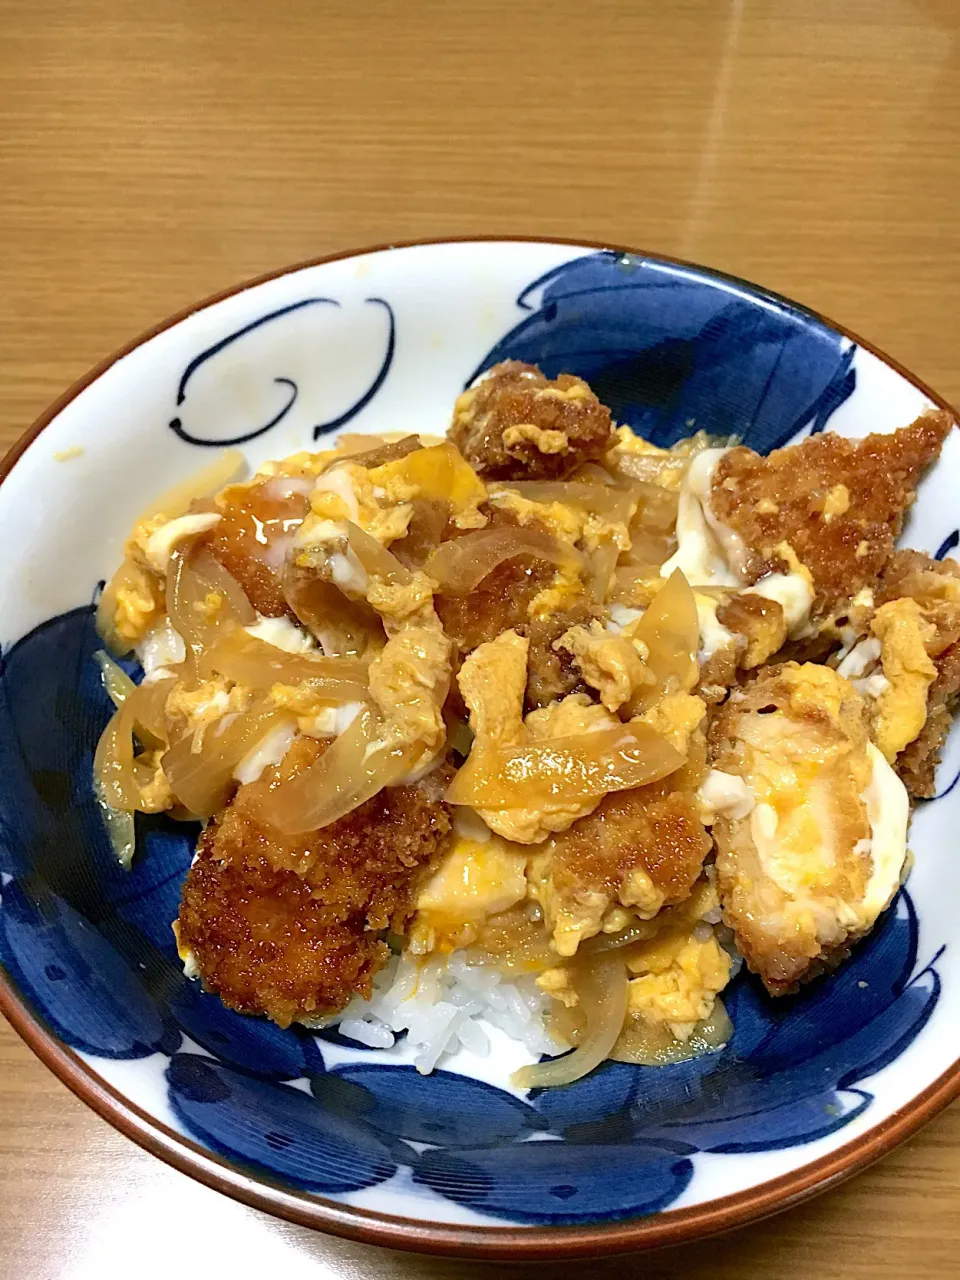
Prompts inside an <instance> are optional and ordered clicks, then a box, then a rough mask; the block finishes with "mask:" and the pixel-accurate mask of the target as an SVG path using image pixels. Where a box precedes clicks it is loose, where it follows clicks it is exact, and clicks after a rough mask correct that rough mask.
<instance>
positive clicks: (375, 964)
mask: <svg viewBox="0 0 960 1280" xmlns="http://www.w3.org/2000/svg"><path fill="white" fill-rule="evenodd" d="M219 831H220V828H219V826H218V825H217V824H215V823H211V824H210V826H208V827H207V829H206V830H205V831H204V833H203V834H202V836H201V837H200V843H199V845H198V847H197V860H196V862H195V863H194V864H193V866H192V867H191V868H190V872H189V874H188V876H187V879H186V882H185V884H184V886H183V898H182V901H181V904H180V919H179V922H178V936H179V941H180V945H181V947H183V948H185V949H186V948H189V950H190V951H191V952H192V953H193V955H194V957H195V959H196V962H197V965H198V968H199V971H200V975H201V977H202V979H203V984H204V986H205V987H206V988H207V989H208V990H210V991H214V992H216V994H217V995H218V996H219V997H220V999H221V1000H222V1001H223V1003H224V1004H225V1005H227V1006H228V1007H229V1008H231V1009H236V1010H237V1012H238V1013H251V1014H266V1016H267V1017H268V1018H270V1019H272V1020H273V1021H274V1022H276V1023H277V1024H278V1025H279V1026H281V1027H286V1026H289V1025H290V1023H291V1022H292V1021H293V1020H294V1019H295V1018H298V1017H304V1016H307V1017H309V1016H311V1015H313V1016H316V1017H320V1016H323V1015H324V1014H327V1013H332V1012H334V1011H335V1010H337V1009H341V1008H342V1007H343V1005H344V1004H345V1003H346V1002H347V1001H348V1000H349V999H350V997H351V996H352V995H354V994H358V995H362V996H369V994H370V990H371V986H370V984H371V982H372V979H373V975H374V974H375V973H376V971H377V970H378V969H379V968H381V966H382V965H383V964H384V963H385V962H386V960H387V959H388V957H389V954H390V953H389V950H388V948H387V946H386V944H385V943H384V942H383V941H381V939H380V936H379V935H378V934H377V933H371V932H365V931H364V928H363V920H362V917H359V916H358V917H354V918H352V919H349V920H346V921H341V920H337V919H336V918H333V917H331V913H330V912H329V911H328V910H327V907H326V905H325V904H324V903H322V902H320V901H319V900H318V899H316V898H314V897H312V896H311V891H310V886H309V885H308V884H307V883H306V881H305V880H302V879H301V878H300V877H299V876H298V875H296V874H295V872H293V871H278V870H276V869H275V868H273V867H272V866H271V865H270V863H269V862H268V861H267V859H266V858H264V857H262V856H259V855H257V854H256V853H255V852H251V853H250V854H249V855H248V856H246V857H244V858H242V859H241V860H239V861H235V862H234V861H229V860H224V859H223V858H222V857H221V856H220V850H219V847H218V837H219Z"/></svg>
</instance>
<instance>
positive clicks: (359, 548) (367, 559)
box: [345, 520, 410, 586]
mask: <svg viewBox="0 0 960 1280" xmlns="http://www.w3.org/2000/svg"><path fill="white" fill-rule="evenodd" d="M345 523H346V526H347V541H348V542H349V543H350V549H351V551H353V553H354V555H355V556H356V557H357V559H358V560H359V561H360V563H361V564H362V565H363V567H364V569H366V571H367V573H368V574H369V575H370V576H371V577H377V578H383V580H384V581H385V582H390V583H394V584H396V585H397V586H403V585H405V584H406V583H408V582H409V581H410V570H409V569H407V568H405V567H404V566H403V565H402V564H401V563H400V561H399V560H398V559H397V557H396V556H395V555H393V554H392V552H390V551H388V550H387V548H386V547H384V546H381V545H380V543H379V542H378V541H377V540H376V538H372V537H371V536H370V534H369V533H365V532H364V530H363V529H361V528H360V526H359V525H358V524H354V523H353V521H352V520H347V521H346V522H345Z"/></svg>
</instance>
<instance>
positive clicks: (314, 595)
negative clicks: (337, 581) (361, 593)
mask: <svg viewBox="0 0 960 1280" xmlns="http://www.w3.org/2000/svg"><path fill="white" fill-rule="evenodd" d="M283 594H284V597H285V599H286V601H287V604H288V605H289V606H290V608H291V609H292V610H293V612H294V613H295V614H296V615H297V618H298V619H299V620H300V621H301V622H302V623H303V625H304V626H305V627H306V628H307V630H308V631H309V632H311V634H312V635H314V636H316V637H317V639H318V640H319V641H320V643H321V645H322V646H323V651H324V653H325V654H328V655H331V656H336V657H344V658H347V657H361V656H363V654H365V653H368V652H369V651H370V649H372V648H375V647H376V646H377V644H378V643H380V644H382V642H383V626H382V624H381V622H380V619H379V617H378V616H377V614H376V613H375V612H374V611H373V609H371V608H370V606H369V605H368V604H367V602H366V601H365V600H348V599H347V597H346V596H345V595H344V594H343V592H342V591H341V590H340V588H339V587H338V586H335V585H334V583H332V582H329V581H328V580H327V579H326V578H324V577H322V576H321V575H320V573H319V572H318V571H317V570H316V569H305V568H301V567H300V566H299V565H297V564H294V563H293V562H292V561H288V562H287V563H286V564H285V565H284V567H283Z"/></svg>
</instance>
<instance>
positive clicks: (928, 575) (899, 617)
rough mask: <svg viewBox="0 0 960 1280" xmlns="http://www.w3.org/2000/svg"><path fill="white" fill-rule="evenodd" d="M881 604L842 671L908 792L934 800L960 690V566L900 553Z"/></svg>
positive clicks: (885, 579) (878, 596)
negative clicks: (857, 692) (864, 701)
mask: <svg viewBox="0 0 960 1280" xmlns="http://www.w3.org/2000/svg"><path fill="white" fill-rule="evenodd" d="M874 603H875V605H876V608H875V609H874V608H871V609H870V611H869V614H868V616H867V618H866V620H865V622H863V623H861V626H860V633H861V635H862V638H861V639H860V640H859V641H858V643H856V644H855V645H854V646H853V647H852V648H849V647H848V650H849V651H848V652H846V653H845V654H844V656H843V657H842V659H841V661H840V663H839V666H838V670H839V671H840V672H841V674H843V675H845V676H848V677H849V678H850V679H852V681H853V683H854V685H855V687H856V688H858V689H859V690H861V692H862V693H863V694H864V696H865V697H866V698H867V702H868V705H869V708H870V712H871V721H872V725H871V728H872V734H873V737H874V740H875V741H876V743H877V746H878V747H879V748H880V750H881V751H883V753H884V755H885V756H886V758H887V759H888V760H889V761H890V762H891V763H892V764H893V765H894V767H895V769H896V770H897V772H898V773H899V775H900V777H901V779H902V780H903V782H904V784H905V785H906V787H907V789H908V791H909V792H910V793H911V795H914V796H921V797H929V796H932V795H933V793H934V771H935V768H936V764H937V760H938V758H939V753H940V748H941V747H942V745H943V742H944V739H945V738H946V735H947V732H948V731H949V728H950V724H951V722H952V719H953V713H954V710H955V709H956V704H957V697H958V693H960V564H958V563H957V562H956V561H955V560H942V561H939V560H934V559H932V558H931V557H930V556H928V555H925V554H924V553H923V552H920V551H898V552H897V553H896V554H895V555H894V556H893V557H892V559H891V560H890V562H889V564H888V565H887V567H886V569H885V570H884V573H883V576H882V578H881V580H880V584H879V587H878V589H877V591H876V593H875V602H874Z"/></svg>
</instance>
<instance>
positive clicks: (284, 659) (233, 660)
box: [199, 627, 368, 702]
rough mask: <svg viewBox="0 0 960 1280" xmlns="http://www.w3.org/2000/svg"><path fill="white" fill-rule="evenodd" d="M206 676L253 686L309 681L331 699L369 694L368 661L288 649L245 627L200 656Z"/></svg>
mask: <svg viewBox="0 0 960 1280" xmlns="http://www.w3.org/2000/svg"><path fill="white" fill-rule="evenodd" d="M199 670H200V674H201V676H202V677H203V678H204V679H208V678H209V677H210V676H211V675H214V674H218V675H221V676H225V677H226V679H228V680H233V681H234V682H235V683H236V684H241V685H246V686H247V687H249V688H252V689H269V688H271V687H272V686H273V685H275V684H296V685H298V684H303V683H304V682H305V681H309V682H310V683H311V685H312V686H313V687H315V689H316V692H317V696H318V697H320V696H322V697H323V698H324V699H325V700H326V701H329V702H357V701H362V700H363V699H364V698H365V697H367V692H368V690H367V665H366V663H364V662H361V661H360V660H359V659H357V658H325V657H323V656H321V655H319V654H317V655H310V654H300V653H286V652H285V651H284V650H283V649H278V648H277V646H276V645H274V644H268V643H267V641H266V640H260V639H258V637H256V636H251V635H250V634H248V632H246V631H244V630H243V628H242V627H236V628H234V629H233V630H231V631H226V632H225V633H224V634H223V635H221V636H220V637H219V638H218V639H216V640H214V642H213V643H212V644H211V646H210V648H209V649H207V650H206V651H205V652H204V653H203V654H202V655H201V657H200V660H199Z"/></svg>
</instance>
